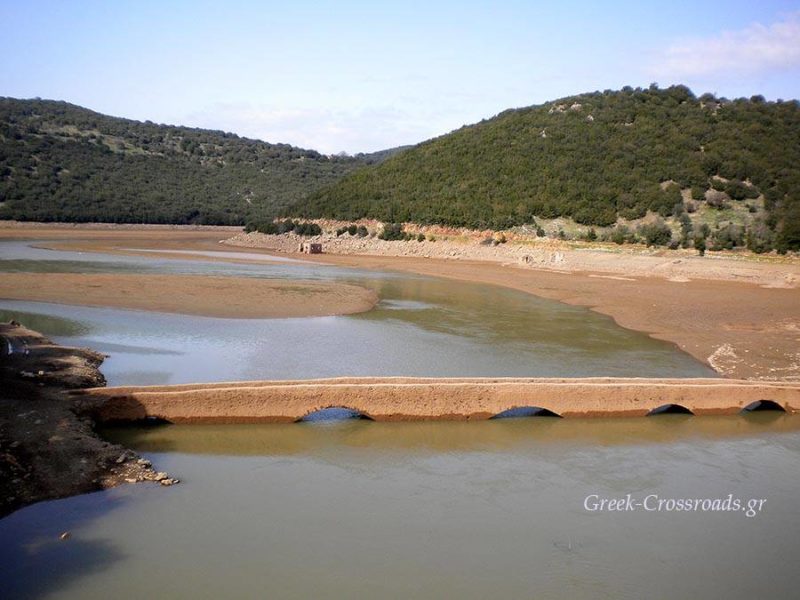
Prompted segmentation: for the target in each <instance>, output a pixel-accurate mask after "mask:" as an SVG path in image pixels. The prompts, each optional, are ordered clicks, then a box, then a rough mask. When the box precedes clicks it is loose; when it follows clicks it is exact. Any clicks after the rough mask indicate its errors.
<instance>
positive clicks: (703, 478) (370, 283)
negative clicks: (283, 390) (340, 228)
mask: <svg viewBox="0 0 800 600" xmlns="http://www.w3.org/2000/svg"><path fill="white" fill-rule="evenodd" d="M206 258H207V259H211V258H215V257H210V256H209V257H206ZM3 270H4V271H7V272H11V271H29V272H41V273H47V272H67V273H69V272H98V273H108V272H111V273H113V272H131V273H159V274H194V275H198V274H199V275H214V276H220V277H223V276H227V277H230V276H236V277H265V278H283V279H291V278H298V277H299V278H302V279H305V280H319V281H336V282H343V283H350V284H353V285H360V286H364V287H367V288H369V289H372V290H374V291H375V292H376V293H378V295H379V297H380V298H381V301H380V302H379V304H378V305H377V306H376V308H375V309H373V310H372V311H369V312H366V313H362V314H360V315H350V316H337V317H323V318H311V319H280V320H276V319H253V320H239V319H217V318H208V317H194V316H182V315H168V314H164V313H157V312H148V311H128V310H119V309H108V308H92V307H77V306H66V305H59V304H47V303H31V302H20V301H2V302H0V318H3V319H8V318H11V317H15V318H17V319H18V320H20V321H22V322H23V323H25V324H26V325H28V326H30V327H32V328H35V329H39V330H41V331H42V332H44V333H45V334H48V335H49V336H50V337H53V338H54V339H56V340H57V341H60V342H63V343H67V344H70V345H85V346H89V347H92V348H95V349H97V350H99V351H101V352H105V353H106V354H108V355H109V358H108V359H107V360H106V362H105V363H104V364H103V366H102V370H103V373H104V374H105V376H106V377H107V379H108V380H109V383H110V384H113V385H121V384H148V383H149V384H162V383H180V382H200V381H207V382H213V381H221V380H232V379H271V378H307V377H326V376H337V375H375V376H379V375H413V376H440V377H441V376H456V375H463V376H471V377H476V376H481V375H486V376H501V375H508V376H536V375H542V376H587V375H616V376H640V377H641V376H652V377H697V376H705V377H708V376H713V375H714V373H713V372H712V371H711V370H710V369H709V368H708V367H707V366H706V365H703V364H701V363H699V362H698V361H696V360H695V359H693V358H691V357H690V356H689V355H687V354H684V353H683V352H681V351H679V350H678V349H677V348H676V347H675V346H673V345H671V344H668V343H665V342H661V341H657V340H653V339H651V338H649V337H648V336H646V335H644V334H641V333H637V332H633V331H629V330H626V329H622V328H620V327H618V326H617V325H615V324H614V322H613V321H612V320H611V319H610V318H607V317H603V316H601V315H597V314H595V313H592V312H590V311H589V310H587V309H585V308H580V307H572V306H567V305H563V304H559V303H556V302H552V301H548V300H542V299H539V298H536V297H534V296H531V295H529V294H525V293H522V292H517V291H513V290H508V289H504V288H499V287H493V286H483V285H475V284H467V283H460V282H454V281H442V280H439V279H435V278H428V277H419V276H412V275H404V274H397V273H388V272H375V271H360V270H358V269H342V268H335V267H329V266H324V265H317V264H311V263H299V264H295V263H288V262H287V263H274V262H271V263H266V262H265V264H232V263H220V262H214V261H211V260H202V259H195V260H184V259H181V258H178V257H177V256H176V257H174V258H173V257H169V258H165V257H164V256H148V257H141V256H140V257H135V256H123V255H113V256H111V255H97V254H83V253H69V252H55V251H48V250H38V249H34V248H31V247H30V246H29V245H28V244H25V243H19V242H14V243H2V244H0V271H3ZM0 276H1V275H0ZM103 434H104V435H105V436H108V438H109V439H110V440H112V441H115V442H119V443H123V444H125V445H128V446H129V447H132V448H133V449H135V450H137V451H139V452H141V453H143V454H144V456H145V457H146V458H148V459H150V460H152V461H153V463H154V466H155V467H156V468H157V469H159V470H163V471H168V472H169V473H170V474H172V475H175V476H178V477H180V479H181V480H182V483H181V484H180V485H178V486H172V487H169V488H164V487H162V486H160V485H157V484H149V483H143V484H137V485H126V486H122V487H119V488H115V489H113V490H107V491H103V492H97V493H93V494H88V495H84V496H78V497H74V498H69V499H65V500H57V501H50V502H43V503H39V504H36V505H34V506H30V507H27V508H25V509H22V510H19V511H17V512H16V513H14V514H12V515H11V516H9V517H7V518H5V519H3V520H0V580H2V581H3V582H4V585H5V586H6V587H5V589H4V596H5V595H7V596H8V597H34V596H37V597H38V596H41V597H52V598H106V597H108V595H109V593H110V591H113V595H114V596H115V597H117V598H140V597H147V596H162V597H163V596H168V597H169V596H171V597H197V598H218V597H221V596H225V597H275V598H307V597H332V598H338V597H380V598H384V597H421V598H440V597H462V598H485V597H489V596H495V597H531V596H536V597H551V598H598V597H600V598H603V597H605V598H615V599H616V598H641V597H643V596H650V597H670V598H696V597H729V598H752V597H790V596H791V595H792V594H793V592H794V590H795V589H796V588H797V586H798V584H800V580H798V576H797V574H796V570H795V569H794V568H793V565H794V560H793V559H794V557H795V556H796V554H797V552H798V550H800V546H798V542H797V536H796V532H797V531H798V530H800V519H799V518H798V514H797V511H796V510H795V506H796V496H797V493H798V491H800V489H798V485H797V483H796V481H795V479H796V478H794V477H792V476H791V474H792V473H793V472H794V470H795V469H796V465H797V463H798V460H799V459H800V417H797V416H792V415H785V414H774V413H761V414H752V415H747V416H735V417H734V416H732V417H686V416H680V415H663V416H659V417H649V418H646V419H645V418H641V419H622V420H617V419H608V420H605V419H604V420H590V421H587V420H582V419H574V420H567V419H564V420H561V419H553V418H532V419H521V420H520V419H515V420H506V421H492V422H482V423H443V422H435V423H385V424H384V423H372V422H363V421H351V422H345V423H339V424H334V425H331V424H294V425H259V426H244V425H237V426H162V427H155V428H141V427H139V428H135V427H134V428H123V429H114V430H105V431H103ZM629 493H630V494H632V495H634V496H636V497H638V498H639V499H642V498H644V497H645V496H648V495H652V494H655V495H658V496H659V497H661V498H711V499H714V498H720V499H722V498H727V497H728V495H729V494H731V495H733V496H735V497H736V498H741V499H744V500H746V499H751V498H752V499H765V500H766V504H765V505H764V509H763V511H761V512H760V513H758V514H757V515H754V516H752V517H747V516H746V515H745V514H744V513H743V512H741V511H740V512H689V513H680V512H650V511H645V510H641V509H640V510H638V511H633V512H621V513H608V512H593V511H591V510H587V509H586V507H585V500H586V498H587V496H590V495H592V494H596V495H598V496H602V497H624V496H625V495H626V494H629ZM66 531H68V532H69V533H70V535H69V536H68V538H67V539H64V540H62V539H60V536H61V534H62V533H63V532H66ZM709 574H711V575H712V576H709ZM5 582H9V583H7V584H5Z"/></svg>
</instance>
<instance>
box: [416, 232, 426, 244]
mask: <svg viewBox="0 0 800 600" xmlns="http://www.w3.org/2000/svg"><path fill="white" fill-rule="evenodd" d="M417 241H418V242H424V241H425V234H424V233H418V234H417Z"/></svg>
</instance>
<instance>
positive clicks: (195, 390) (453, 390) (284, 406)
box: [73, 377, 800, 423]
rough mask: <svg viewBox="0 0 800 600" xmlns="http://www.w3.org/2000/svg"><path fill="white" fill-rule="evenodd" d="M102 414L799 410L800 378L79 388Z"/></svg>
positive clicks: (257, 417) (244, 418) (276, 417)
mask: <svg viewBox="0 0 800 600" xmlns="http://www.w3.org/2000/svg"><path fill="white" fill-rule="evenodd" d="M73 395H74V396H75V398H76V401H77V405H78V406H79V407H80V406H81V405H82V404H85V406H86V408H85V409H84V410H86V411H87V412H89V413H90V414H91V415H92V416H93V418H94V419H96V420H98V421H101V422H113V421H139V420H143V419H147V418H150V419H162V420H165V421H168V422H172V423H254V422H292V421H298V420H301V419H303V418H304V417H306V416H308V415H309V414H311V413H314V412H316V411H319V410H322V409H326V408H333V407H337V408H347V409H350V410H352V411H355V412H357V413H360V414H361V415H362V416H363V417H365V418H369V419H372V420H375V421H415V420H481V419H489V418H491V417H493V416H496V415H498V414H500V413H503V412H504V411H508V410H511V409H519V408H535V409H545V410H546V411H547V412H549V413H553V414H555V415H557V416H562V417H603V416H614V417H619V416H645V415H648V414H650V413H652V412H654V411H655V412H660V411H661V410H665V409H667V408H672V409H673V410H674V409H676V408H677V409H682V410H683V411H688V412H691V413H693V414H697V415H726V414H736V413H739V412H741V411H743V410H747V409H752V408H755V407H763V406H764V401H769V404H768V405H769V406H771V407H773V408H775V409H778V410H784V411H786V412H789V413H793V412H796V411H797V410H799V409H800V383H794V384H793V383H776V382H754V381H741V380H725V379H629V378H585V379H553V378H534V379H518V378H488V379H487V378H475V379H471V378H445V379H438V378H437V379H429V378H403V377H400V378H391V377H390V378H342V379H322V380H300V381H263V382H255V381H251V382H236V383H220V384H204V385H179V386H151V387H147V386H144V387H120V388H98V389H89V390H81V391H77V392H74V393H73Z"/></svg>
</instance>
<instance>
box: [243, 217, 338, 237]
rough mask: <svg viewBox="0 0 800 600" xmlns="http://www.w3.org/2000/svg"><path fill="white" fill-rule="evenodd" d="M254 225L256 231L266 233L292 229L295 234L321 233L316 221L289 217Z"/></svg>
mask: <svg viewBox="0 0 800 600" xmlns="http://www.w3.org/2000/svg"><path fill="white" fill-rule="evenodd" d="M254 227H255V230H256V231H259V232H261V233H263V234H266V235H280V234H282V233H288V232H290V231H294V232H295V233H296V234H297V235H304V236H313V235H321V234H322V228H321V227H320V226H319V225H317V224H316V223H309V222H303V223H300V222H298V221H292V220H291V219H287V220H285V221H278V222H277V223H276V222H273V221H269V222H266V223H257V224H255V225H254ZM337 233H338V232H337Z"/></svg>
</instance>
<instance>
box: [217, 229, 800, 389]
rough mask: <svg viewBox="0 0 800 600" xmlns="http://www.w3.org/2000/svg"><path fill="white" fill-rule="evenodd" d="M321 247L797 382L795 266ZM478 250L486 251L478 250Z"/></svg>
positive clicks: (742, 374) (331, 258)
mask: <svg viewBox="0 0 800 600" xmlns="http://www.w3.org/2000/svg"><path fill="white" fill-rule="evenodd" d="M293 242H294V240H292V239H291V237H290V236H262V235H261V234H257V235H255V236H254V235H253V234H250V235H249V236H248V237H247V238H244V237H243V236H242V235H239V236H236V237H235V238H233V239H232V240H230V241H229V243H232V244H237V245H241V246H242V247H251V248H252V247H264V248H269V249H272V250H273V251H278V248H277V247H280V246H283V245H285V246H287V247H292V244H293ZM354 243H355V242H354ZM369 243H370V244H379V245H382V247H383V251H385V252H396V253H399V252H401V251H402V248H403V247H407V246H408V245H411V246H412V247H414V246H413V245H414V244H416V245H417V246H423V247H424V246H425V245H430V246H436V245H437V244H439V243H440V242H438V241H437V242H422V243H418V242H381V241H379V240H377V241H376V240H372V241H370V242H369ZM396 244H399V245H396ZM276 246H277V247H276ZM467 247H468V246H467ZM474 247H475V246H474V245H473V249H474ZM478 247H479V248H483V247H480V246H478ZM325 248H326V252H327V253H326V254H322V255H315V257H314V260H316V261H319V262H325V263H328V264H336V265H341V266H348V267H359V268H368V269H382V270H395V271H407V272H411V273H417V274H421V275H431V276H435V277H444V278H451V279H458V280H464V281H472V282H477V283H487V284H492V285H500V286H503V287H508V288H513V289H517V290H520V291H523V292H528V293H531V294H535V295H537V296H541V297H543V298H550V299H553V300H558V301H561V302H565V303H567V304H573V305H577V306H585V307H588V308H590V309H592V310H594V311H596V312H599V313H602V314H605V315H608V316H610V317H612V318H613V319H614V320H615V321H616V322H617V323H618V324H619V325H621V326H622V327H626V328H628V329H633V330H636V331H642V332H645V333H648V334H650V335H651V336H652V337H654V338H656V339H661V340H665V341H669V342H672V343H674V344H676V345H677V346H678V347H679V348H681V349H682V350H684V351H685V352H687V353H689V354H691V355H692V356H694V357H695V358H697V359H698V360H700V361H702V362H705V363H707V364H709V365H710V366H711V367H712V368H713V369H714V370H716V371H717V372H718V373H720V374H721V375H724V376H726V377H731V378H736V379H774V380H781V379H783V380H798V379H800V289H798V288H797V287H796V285H797V281H798V280H797V274H798V273H799V272H800V265H798V264H797V262H796V261H793V260H788V261H787V262H785V263H783V262H779V261H778V262H763V263H762V262H758V261H756V260H744V259H737V258H732V257H731V258H720V259H708V260H707V259H706V258H700V257H691V260H685V259H683V258H672V259H669V260H668V259H666V258H665V257H663V256H648V255H644V256H639V255H636V254H624V255H618V254H615V253H605V254H603V253H602V252H599V251H584V250H570V249H569V248H568V247H566V246H562V249H561V250H558V251H554V252H555V255H558V256H562V259H561V261H560V262H558V263H547V264H541V263H538V262H535V261H533V262H512V263H503V262H501V261H500V259H499V258H498V259H491V260H490V259H486V260H475V259H474V258H470V257H473V254H472V253H470V252H467V251H466V250H464V251H463V252H464V254H463V255H462V256H460V257H457V258H449V259H444V258H424V257H419V256H371V255H350V254H344V255H336V254H332V253H330V252H331V250H332V248H329V247H327V246H326V247H325ZM484 251H485V252H488V251H489V250H483V251H481V250H479V251H478V252H479V253H480V252H484ZM509 251H513V250H509ZM542 252H550V251H545V250H543V251H542ZM662 252H668V251H662ZM670 252H671V251H670ZM587 253H588V254H587ZM550 254H551V255H552V254H553V252H550ZM289 255H291V254H289ZM587 255H588V256H590V259H589V260H587V259H586V256H587ZM674 256H676V257H680V254H674ZM601 259H602V260H601ZM675 261H679V262H677V263H676V262H675ZM667 263H669V264H667ZM682 265H683V266H682ZM582 269H586V270H582ZM593 269H594V270H593ZM689 275H691V277H689Z"/></svg>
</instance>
